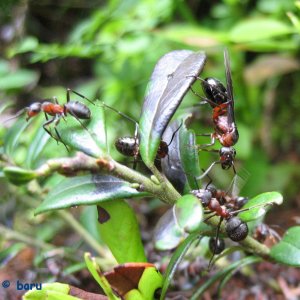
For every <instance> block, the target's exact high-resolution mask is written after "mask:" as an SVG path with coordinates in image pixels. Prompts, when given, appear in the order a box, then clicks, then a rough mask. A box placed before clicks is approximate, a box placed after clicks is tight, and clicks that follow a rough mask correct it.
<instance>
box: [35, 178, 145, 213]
mask: <svg viewBox="0 0 300 300" xmlns="http://www.w3.org/2000/svg"><path fill="white" fill-rule="evenodd" d="M143 195H145V193H139V192H138V191H137V190H136V189H133V188H131V185H130V183H128V182H126V181H123V180H121V179H119V178H116V177H113V176H110V175H100V174H98V175H85V176H77V177H75V178H66V179H64V180H62V181H61V182H60V183H59V184H58V185H57V186H56V188H55V189H54V190H52V191H51V192H50V193H49V195H48V196H47V197H46V199H45V200H44V202H43V203H42V204H41V205H39V206H38V208H37V209H36V210H35V214H36V215H37V214H40V213H44V212H47V211H51V210H57V209H63V208H69V207H72V206H77V205H92V204H98V203H100V202H102V201H107V200H113V199H123V198H132V197H141V196H143Z"/></svg>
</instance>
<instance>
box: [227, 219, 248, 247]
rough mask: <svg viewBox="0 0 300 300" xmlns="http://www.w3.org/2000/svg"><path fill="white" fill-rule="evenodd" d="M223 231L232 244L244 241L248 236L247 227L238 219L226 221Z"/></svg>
mask: <svg viewBox="0 0 300 300" xmlns="http://www.w3.org/2000/svg"><path fill="white" fill-rule="evenodd" d="M225 230H226V233H227V235H228V237H229V238H230V239H231V240H233V241H234V242H239V241H242V240H244V239H245V238H246V237H247V235H248V225H247V224H246V223H245V222H243V221H242V220H241V219H240V218H238V217H231V218H229V219H228V220H227V221H226V224H225Z"/></svg>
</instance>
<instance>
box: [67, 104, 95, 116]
mask: <svg viewBox="0 0 300 300" xmlns="http://www.w3.org/2000/svg"><path fill="white" fill-rule="evenodd" d="M64 107H65V114H66V113H69V114H70V115H72V116H74V117H76V118H78V119H83V120H88V119H90V118H91V111H90V109H89V108H88V107H87V106H86V105H84V104H83V103H81V102H79V101H69V102H67V103H66V104H65V105H64Z"/></svg>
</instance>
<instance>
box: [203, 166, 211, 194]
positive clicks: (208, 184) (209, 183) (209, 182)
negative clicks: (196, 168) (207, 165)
mask: <svg viewBox="0 0 300 300" xmlns="http://www.w3.org/2000/svg"><path fill="white" fill-rule="evenodd" d="M201 170H202V172H204V173H205V170H204V169H201ZM206 177H207V178H208V179H209V181H208V183H207V184H206V186H205V189H206V190H207V188H208V187H209V186H210V185H211V183H212V182H213V180H212V178H211V177H210V176H209V175H208V174H206Z"/></svg>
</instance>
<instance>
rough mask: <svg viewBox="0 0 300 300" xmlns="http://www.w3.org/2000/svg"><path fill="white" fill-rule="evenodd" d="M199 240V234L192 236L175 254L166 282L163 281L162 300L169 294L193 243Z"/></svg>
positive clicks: (166, 273)
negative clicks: (174, 278) (177, 272)
mask: <svg viewBox="0 0 300 300" xmlns="http://www.w3.org/2000/svg"><path fill="white" fill-rule="evenodd" d="M197 239H199V234H196V233H193V234H190V235H189V236H188V237H187V238H186V239H185V240H184V241H183V242H182V243H181V244H180V246H179V247H178V248H177V249H176V250H175V252H174V253H173V255H172V257H171V260H170V262H169V264H168V267H167V270H166V272H165V274H164V281H163V286H162V291H161V296H160V300H163V299H165V295H166V293H167V290H168V287H169V285H170V283H171V281H172V279H173V277H174V274H175V271H176V269H177V267H178V265H179V264H180V262H181V261H182V259H183V257H184V255H185V254H186V252H187V251H188V249H189V248H190V247H191V245H192V244H193V242H194V241H195V240H197Z"/></svg>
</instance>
